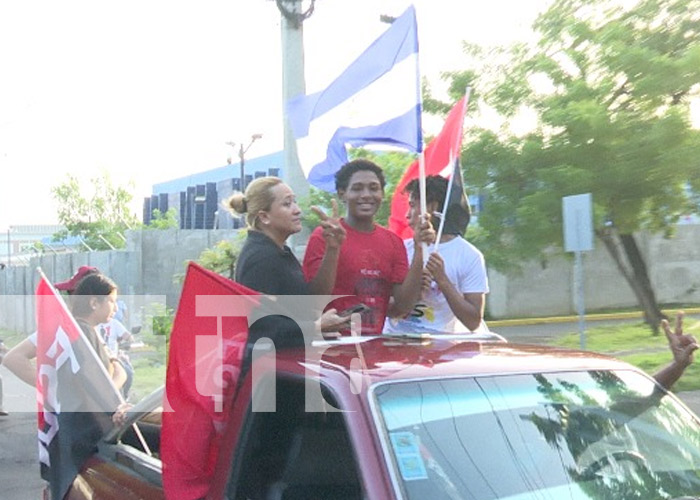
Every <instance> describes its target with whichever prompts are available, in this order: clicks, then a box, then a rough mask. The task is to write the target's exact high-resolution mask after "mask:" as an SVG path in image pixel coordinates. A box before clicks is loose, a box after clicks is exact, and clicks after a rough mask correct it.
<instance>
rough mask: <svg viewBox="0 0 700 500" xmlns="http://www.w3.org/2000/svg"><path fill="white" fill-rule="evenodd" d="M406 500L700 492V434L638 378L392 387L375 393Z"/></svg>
mask: <svg viewBox="0 0 700 500" xmlns="http://www.w3.org/2000/svg"><path fill="white" fill-rule="evenodd" d="M373 398H374V403H376V404H375V405H374V406H375V407H376V408H377V410H378V411H377V415H376V417H377V421H379V422H380V424H381V426H382V427H383V428H382V429H381V430H382V435H383V437H384V445H385V449H386V450H388V453H387V455H388V456H387V460H388V461H389V467H390V470H392V471H393V476H394V479H395V483H396V487H397V489H398V490H399V492H400V493H401V495H402V496H403V498H408V499H425V498H430V499H431V500H440V499H450V500H454V499H479V500H486V499H493V498H507V499H511V500H516V499H517V500H521V499H557V500H559V499H569V498H571V499H611V498H614V499H617V500H620V499H632V498H634V499H657V498H658V499H674V498H678V497H684V496H688V495H692V496H693V497H694V496H696V495H700V427H699V426H698V422H697V421H696V420H695V418H694V417H693V415H692V414H691V413H690V412H688V411H687V410H685V409H684V408H683V407H682V406H680V405H678V404H677V403H676V402H675V401H674V400H673V399H671V398H670V397H669V396H667V395H664V394H662V393H661V391H659V390H658V389H656V386H655V384H654V382H653V381H651V380H650V379H648V378H647V377H645V376H643V375H641V374H639V373H636V372H633V371H625V370H620V371H588V372H558V373H541V374H530V375H503V376H493V377H475V378H458V379H457V378H455V379H441V380H421V381H408V382H396V383H385V384H382V385H378V386H377V387H375V388H374V390H373Z"/></svg>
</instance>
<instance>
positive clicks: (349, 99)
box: [287, 6, 423, 192]
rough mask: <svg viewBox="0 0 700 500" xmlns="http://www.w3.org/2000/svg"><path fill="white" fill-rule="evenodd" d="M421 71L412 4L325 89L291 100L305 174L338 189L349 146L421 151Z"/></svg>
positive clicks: (289, 107)
mask: <svg viewBox="0 0 700 500" xmlns="http://www.w3.org/2000/svg"><path fill="white" fill-rule="evenodd" d="M420 97H421V96H420V74H419V71H418V34H417V28H416V13H415V9H414V7H413V6H411V7H409V8H408V9H407V10H406V12H404V13H403V14H402V15H401V17H399V18H397V19H396V20H395V21H394V22H393V23H392V25H391V27H390V28H389V29H388V30H387V31H386V32H385V33H384V34H383V35H382V36H380V37H379V38H378V39H377V40H375V41H374V43H372V45H370V46H369V47H368V48H367V50H365V51H364V52H363V53H362V55H360V57H358V58H357V59H356V60H355V62H353V63H352V64H351V65H350V66H349V67H348V68H347V69H346V70H345V71H344V72H343V73H342V74H341V75H340V76H339V77H338V78H336V79H335V80H334V81H333V82H332V83H331V84H330V85H329V86H328V87H327V88H326V89H325V90H322V91H320V92H317V93H315V94H311V95H306V96H300V97H296V98H294V99H292V100H290V101H289V102H288V104H287V112H288V114H289V120H290V123H291V125H292V129H293V130H294V135H295V137H296V139H297V154H298V156H299V162H300V164H301V168H302V170H303V171H304V175H305V176H306V178H307V179H308V180H309V182H310V183H311V184H312V185H314V186H316V187H318V188H321V189H324V190H326V191H330V192H333V191H335V173H336V172H337V171H338V170H339V169H340V167H342V166H343V164H345V163H346V162H347V161H348V157H347V150H346V145H349V146H355V147H357V146H362V145H364V144H369V143H382V144H390V145H393V146H398V147H402V148H406V149H408V150H410V151H415V152H420V151H421V150H422V147H423V137H422V133H421V98H420Z"/></svg>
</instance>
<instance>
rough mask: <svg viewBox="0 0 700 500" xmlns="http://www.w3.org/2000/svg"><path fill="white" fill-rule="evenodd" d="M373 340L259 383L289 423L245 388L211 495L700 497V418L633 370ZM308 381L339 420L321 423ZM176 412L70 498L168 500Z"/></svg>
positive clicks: (288, 364)
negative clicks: (163, 446)
mask: <svg viewBox="0 0 700 500" xmlns="http://www.w3.org/2000/svg"><path fill="white" fill-rule="evenodd" d="M362 340H364V341H363V342H361V343H359V342H358V343H353V342H352V341H345V342H339V343H338V344H337V345H334V346H333V347H331V348H330V349H328V350H326V352H325V354H324V355H323V357H322V359H321V361H319V362H310V363H308V362H306V360H305V356H304V352H303V350H287V351H283V352H280V353H278V354H277V356H276V360H275V361H276V363H274V364H272V363H271V364H269V365H267V366H263V367H262V368H261V369H260V370H259V371H258V372H257V373H258V375H259V376H260V375H261V376H260V378H259V379H257V380H260V382H259V383H260V386H256V387H257V389H260V390H263V391H267V390H272V389H271V388H273V387H276V392H275V393H276V411H274V412H253V411H252V409H251V408H252V407H251V397H250V394H251V391H249V390H248V391H241V392H240V395H239V396H238V398H237V400H236V402H235V405H234V410H233V411H232V413H231V415H230V420H229V423H228V425H227V427H226V429H225V431H224V433H223V435H222V449H221V451H222V453H220V455H219V457H220V460H219V462H220V463H219V465H218V466H217V469H216V473H215V477H214V480H213V482H212V485H211V492H210V498H217V499H218V498H225V499H231V500H234V499H236V500H238V499H240V500H245V499H265V500H268V499H312V500H313V499H341V500H342V499H358V500H360V499H370V500H375V499H420V500H424V499H430V500H443V499H445V500H447V499H449V500H454V499H479V500H485V499H486V500H488V499H510V500H522V499H545V498H546V499H549V498H552V499H584V498H585V499H601V500H602V499H606V500H609V499H615V500H620V499H628V498H629V499H632V498H640V499H661V498H663V499H680V498H697V497H698V495H700V422H699V421H698V418H697V417H696V416H695V415H694V414H693V413H692V412H691V411H690V410H689V409H688V408H687V407H686V406H685V405H684V404H683V403H681V402H680V401H679V400H678V399H677V398H676V397H675V396H674V395H673V394H670V393H667V392H666V391H664V390H663V389H662V388H660V387H659V386H658V385H657V384H656V382H655V381H654V380H653V379H652V378H650V377H649V376H648V375H646V374H644V373H643V372H641V371H640V370H638V369H636V368H634V367H632V366H630V365H629V364H626V363H623V362H621V361H618V360H615V359H612V358H609V357H605V356H602V355H596V354H592V353H584V352H578V351H569V350H557V349H554V348H547V347H541V346H526V345H512V344H508V343H504V342H498V341H496V342H494V341H489V340H484V341H482V340H476V339H475V338H474V337H471V338H470V337H468V336H460V337H454V336H452V337H447V336H439V337H425V336H419V337H416V338H410V337H403V338H395V337H387V336H382V337H377V338H371V339H362ZM275 365H276V366H275ZM275 368H276V369H275ZM246 382H247V383H249V384H250V380H246ZM273 382H274V384H273ZM307 382H313V383H318V384H320V388H321V393H322V394H323V397H324V399H325V401H326V403H325V404H326V409H327V410H328V411H324V412H307V411H305V406H304V402H305V383H307ZM161 401H162V389H161V392H160V393H154V394H152V395H151V396H150V397H149V398H147V399H146V400H144V401H142V402H141V403H140V404H139V405H137V407H136V408H135V409H134V411H133V412H132V413H131V419H130V421H128V422H127V423H126V424H125V425H124V426H123V427H120V428H118V429H115V430H114V432H112V433H110V434H109V435H107V436H105V438H104V440H103V442H102V443H101V444H100V446H99V451H98V453H96V454H95V455H94V456H93V457H92V458H91V459H90V460H89V461H88V463H87V464H86V466H85V468H84V470H83V471H82V472H81V474H80V475H79V476H78V478H77V479H76V482H75V483H74V487H73V488H72V490H71V491H70V492H69V494H68V495H67V497H66V498H68V499H87V498H100V499H112V498H114V499H117V498H119V499H123V498H130V499H149V500H153V499H158V498H163V493H162V485H161V463H160V460H159V456H158V450H159V422H160V413H159V411H160V410H159V408H158V407H159V405H160V403H161ZM331 406H333V407H336V408H339V409H341V410H343V411H342V412H334V411H330V410H331ZM132 423H137V425H138V427H139V428H140V429H141V431H142V433H143V434H144V436H145V440H146V442H147V443H148V447H149V448H150V450H145V449H144V448H143V446H141V445H140V444H139V440H137V439H136V436H135V435H134V431H133V428H132V427H131V424H132Z"/></svg>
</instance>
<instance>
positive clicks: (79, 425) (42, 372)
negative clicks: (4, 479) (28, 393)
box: [36, 275, 122, 499]
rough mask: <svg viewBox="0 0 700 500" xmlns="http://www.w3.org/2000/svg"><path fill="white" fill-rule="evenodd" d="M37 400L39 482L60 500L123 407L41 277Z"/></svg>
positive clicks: (60, 301)
mask: <svg viewBox="0 0 700 500" xmlns="http://www.w3.org/2000/svg"><path fill="white" fill-rule="evenodd" d="M36 320H37V346H36V354H37V356H36V359H37V380H36V387H37V399H38V404H39V407H38V412H39V415H38V424H39V429H38V430H39V461H40V465H41V477H42V478H44V479H45V480H47V481H48V482H49V486H50V490H51V498H53V499H62V498H63V497H64V496H65V494H66V492H67V491H68V489H69V488H70V486H71V484H72V483H73V480H74V479H75V476H76V475H77V474H78V472H79V471H80V469H81V468H82V466H83V464H84V463H85V461H86V460H87V459H88V458H89V457H90V456H91V455H92V454H93V453H95V451H96V449H97V443H98V442H99V440H100V438H101V437H102V436H103V434H104V433H105V432H106V431H107V430H109V429H110V428H111V427H112V419H111V414H112V413H113V412H114V411H115V410H116V409H117V407H118V406H119V404H120V403H121V402H122V399H121V397H120V396H119V393H118V391H117V388H116V387H115V386H114V384H113V383H112V380H111V378H110V376H109V374H108V372H107V369H106V367H105V366H104V365H103V364H102V362H101V361H100V359H99V358H98V356H97V353H96V352H95V350H94V349H93V348H92V346H91V345H90V343H89V342H88V340H87V339H86V338H85V335H84V334H83V332H82V330H81V329H80V327H79V326H78V324H77V323H76V321H75V319H74V318H73V316H72V315H71V314H70V312H69V311H68V309H67V307H66V304H65V302H64V301H63V299H62V298H61V297H60V295H58V293H57V292H56V290H55V289H54V288H53V287H52V286H51V284H50V283H49V282H48V280H47V279H46V277H45V276H43V275H42V276H41V279H40V280H39V285H38V286H37V290H36Z"/></svg>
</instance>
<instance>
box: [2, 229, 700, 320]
mask: <svg viewBox="0 0 700 500" xmlns="http://www.w3.org/2000/svg"><path fill="white" fill-rule="evenodd" d="M236 233H237V231H236V230H232V229H231V230H211V231H208V230H179V229H172V230H165V231H157V230H154V231H139V232H130V233H129V234H128V235H127V237H128V243H127V248H126V250H119V251H108V252H89V253H88V252H85V253H72V254H47V255H44V256H42V257H39V258H33V259H32V260H31V262H30V265H29V266H17V267H8V268H5V269H4V270H1V271H0V328H6V329H10V330H15V331H23V332H31V331H33V329H34V299H33V293H34V290H35V288H36V284H37V282H38V274H37V272H36V271H35V268H36V267H37V266H40V267H41V268H42V269H43V271H44V273H45V274H46V275H47V277H48V278H49V279H50V280H51V281H52V282H55V281H61V280H64V279H66V278H68V277H70V276H71V275H72V274H73V272H75V270H76V269H77V268H78V267H80V266H81V265H91V266H96V267H98V268H99V269H100V270H102V271H103V272H104V273H106V274H107V275H109V276H111V277H112V278H113V279H114V280H115V281H116V283H117V285H119V288H120V291H121V293H122V294H123V295H164V296H166V298H167V305H168V306H169V307H173V308H174V307H176V306H177V302H178V300H179V296H180V290H181V287H182V282H181V279H177V278H178V276H179V277H181V276H182V275H184V271H185V266H186V262H187V261H188V260H195V259H197V258H198V257H199V255H200V254H201V252H202V251H203V250H204V249H206V248H211V247H213V246H214V245H215V244H216V243H217V242H219V241H221V240H223V239H232V238H234V237H235V235H236ZM638 243H639V245H640V248H641V251H642V253H643V255H644V257H645V259H646V261H647V264H648V267H649V273H650V278H651V280H652V284H653V286H654V288H655V290H656V292H657V299H658V300H659V302H661V303H681V302H685V303H700V226H697V225H685V226H678V228H677V233H676V235H675V237H674V238H672V239H664V238H663V237H661V236H651V237H648V236H644V235H641V236H639V238H638ZM486 259H487V263H488V255H487V256H486ZM584 273H585V305H586V310H587V311H595V310H601V309H608V308H619V307H633V306H635V305H636V301H635V297H634V295H633V294H632V292H631V290H630V289H629V287H628V285H627V283H626V282H625V281H624V279H623V278H622V276H621V275H620V274H619V272H618V271H617V268H616V267H615V264H614V262H613V261H612V260H611V259H610V257H609V256H608V254H607V252H606V250H605V248H604V247H603V245H602V244H601V243H600V242H598V241H596V248H595V250H593V251H591V252H587V253H585V254H584ZM489 280H490V287H491V293H490V294H489V296H488V298H487V308H488V312H489V314H490V316H491V317H492V318H497V319H501V318H513V317H536V316H547V315H562V314H575V313H576V302H575V295H574V292H575V290H574V285H573V282H574V265H573V259H571V258H570V257H561V256H560V257H555V258H552V259H550V260H549V261H548V262H547V263H546V264H542V263H539V262H532V263H529V264H527V265H526V266H524V268H523V271H522V273H520V274H517V275H515V274H513V275H509V276H504V275H502V274H500V273H498V272H496V271H494V270H491V269H490V270H489Z"/></svg>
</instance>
